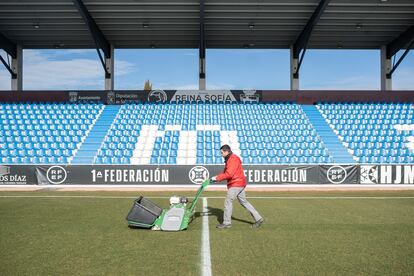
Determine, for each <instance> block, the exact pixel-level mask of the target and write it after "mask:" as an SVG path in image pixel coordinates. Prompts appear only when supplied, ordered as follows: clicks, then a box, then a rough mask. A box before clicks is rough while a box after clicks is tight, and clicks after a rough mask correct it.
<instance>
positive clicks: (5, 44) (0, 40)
mask: <svg viewBox="0 0 414 276" xmlns="http://www.w3.org/2000/svg"><path fill="white" fill-rule="evenodd" d="M0 48H1V49H3V50H4V51H6V53H8V54H9V55H10V56H11V57H12V58H16V57H17V45H16V44H14V43H13V42H11V41H10V40H9V39H8V38H7V37H5V36H4V35H3V34H2V33H0Z"/></svg>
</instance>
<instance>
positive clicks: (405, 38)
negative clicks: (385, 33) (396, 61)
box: [387, 25, 414, 58]
mask: <svg viewBox="0 0 414 276" xmlns="http://www.w3.org/2000/svg"><path fill="white" fill-rule="evenodd" d="M413 40H414V25H412V26H411V27H410V28H408V29H407V30H405V31H404V32H403V33H402V34H401V35H400V36H399V37H397V38H396V39H394V40H393V41H391V42H390V43H389V44H388V45H387V58H392V56H394V55H395V54H396V53H397V52H398V51H399V50H401V49H404V48H405V47H406V46H407V45H409V44H410V43H412V41H413Z"/></svg>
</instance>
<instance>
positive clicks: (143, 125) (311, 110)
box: [0, 102, 414, 165]
mask: <svg viewBox="0 0 414 276" xmlns="http://www.w3.org/2000/svg"><path fill="white" fill-rule="evenodd" d="M315 107H316V108H315ZM315 112H316V113H315ZM413 112H414V105H412V104H322V103H321V104H317V105H316V106H302V105H298V104H294V103H249V104H244V103H220V102H219V103H189V102H187V103H169V104H157V103H150V102H146V103H139V104H124V105H121V106H112V105H108V106H105V105H103V104H76V105H74V104H56V103H52V104H46V103H45V104H42V103H37V104H36V103H33V104H23V103H22V104H1V105H0V118H1V120H2V124H1V125H0V134H1V135H0V154H1V156H0V161H1V163H2V164H54V163H55V164H142V165H144V164H181V165H184V164H191V165H192V164H221V163H222V162H223V160H222V158H221V156H220V151H219V149H220V146H221V145H222V144H230V145H231V146H232V147H233V149H234V152H235V153H236V154H238V155H240V156H241V158H242V160H243V162H244V163H245V164H322V163H354V162H358V163H410V162H413V161H414V154H413V153H412V150H413V148H414V147H413V145H412V144H413V142H414V138H413V137H414V128H413V127H412V126H413V124H414V122H413Z"/></svg>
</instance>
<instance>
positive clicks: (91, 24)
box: [72, 0, 113, 79]
mask: <svg viewBox="0 0 414 276" xmlns="http://www.w3.org/2000/svg"><path fill="white" fill-rule="evenodd" d="M72 1H73V4H75V7H76V8H77V9H78V11H79V13H80V15H81V16H82V18H83V20H84V21H85V23H86V25H87V26H88V29H89V31H90V33H91V35H92V37H93V40H94V42H95V45H96V51H97V53H98V56H99V59H100V61H101V63H102V67H103V68H104V70H105V78H106V79H109V78H111V73H112V72H110V71H111V70H108V68H107V66H106V63H105V60H108V59H112V58H113V57H112V55H111V53H112V51H111V45H110V43H109V42H108V40H107V39H106V37H105V36H104V34H103V33H102V31H101V30H100V29H99V27H98V25H97V24H96V22H95V20H94V19H93V18H92V16H91V14H90V13H89V11H88V9H87V8H86V7H85V5H84V4H83V2H82V0H72ZM100 50H102V52H103V54H104V57H102V55H101V51H100Z"/></svg>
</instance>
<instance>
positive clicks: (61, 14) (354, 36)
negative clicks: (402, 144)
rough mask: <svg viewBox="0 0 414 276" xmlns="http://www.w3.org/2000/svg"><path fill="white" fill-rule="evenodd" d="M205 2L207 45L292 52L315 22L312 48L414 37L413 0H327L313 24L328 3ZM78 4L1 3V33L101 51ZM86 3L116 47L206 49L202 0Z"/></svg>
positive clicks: (37, 43) (68, 0) (24, 42)
mask: <svg viewBox="0 0 414 276" xmlns="http://www.w3.org/2000/svg"><path fill="white" fill-rule="evenodd" d="M201 1H202V2H203V1H204V29H205V32H204V33H205V45H206V47H207V48H276V49H277V48H279V49H280V48H282V49H287V48H289V47H290V46H291V45H293V44H294V43H295V42H297V41H298V38H299V37H300V35H301V33H302V32H304V30H306V28H305V27H306V26H307V24H308V25H309V24H310V23H311V24H312V23H313V24H314V26H315V27H314V29H313V31H312V33H311V36H310V39H309V43H308V45H307V48H318V49H336V48H343V49H379V48H380V47H381V46H383V45H389V44H390V43H391V42H393V41H395V40H396V39H397V38H398V37H400V36H401V35H402V34H403V33H404V32H406V33H407V32H408V35H409V36H410V37H412V36H413V34H414V30H413V29H414V28H413V26H414V1H413V0H331V1H326V2H329V3H327V6H326V7H323V9H321V10H320V16H319V17H317V18H316V20H314V21H313V22H312V15H313V14H314V13H315V10H317V8H318V5H320V2H324V0H322V1H321V0H274V1H269V0H258V1H247V0H242V1H236V0H201ZM76 2H77V1H72V0H54V1H51V0H16V1H7V0H0V33H1V34H3V35H4V36H5V37H6V38H7V39H8V40H10V41H11V42H12V43H14V44H18V45H21V46H22V47H23V48H42V49H48V48H96V45H95V42H94V38H93V36H92V35H91V32H90V27H89V28H88V26H87V24H86V23H85V22H86V21H87V20H85V16H84V15H83V14H82V12H80V9H79V7H77V6H76V4H75V3H76ZM82 2H83V4H84V6H85V7H86V10H87V11H86V13H88V14H89V15H90V16H91V18H92V19H93V21H94V22H96V25H95V26H96V27H97V29H98V32H100V33H101V34H102V37H104V38H105V39H106V41H107V42H108V43H110V44H113V45H114V47H116V48H154V47H155V48H198V47H199V43H200V21H203V20H202V16H200V15H201V14H202V13H201V12H200V8H201V7H202V5H200V1H199V0H180V1H176V0H145V1H138V0H83V1H82ZM410 29H411V30H410ZM407 30H408V31H407ZM0 38H1V37H0ZM95 39H96V38H95ZM399 46H402V45H399ZM397 48H398V47H397ZM399 48H402V47H399Z"/></svg>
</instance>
